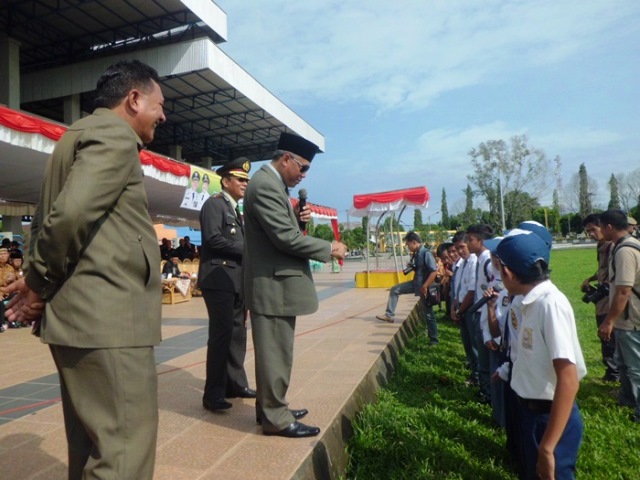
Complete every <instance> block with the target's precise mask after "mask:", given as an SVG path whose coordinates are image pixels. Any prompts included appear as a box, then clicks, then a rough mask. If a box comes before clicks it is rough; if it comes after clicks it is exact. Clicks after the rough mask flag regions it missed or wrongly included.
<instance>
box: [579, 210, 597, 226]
mask: <svg viewBox="0 0 640 480" xmlns="http://www.w3.org/2000/svg"><path fill="white" fill-rule="evenodd" d="M590 223H591V224H593V225H598V224H600V214H599V213H590V214H589V215H587V216H586V217H584V220H582V226H583V227H586V226H587V225H589V224H590Z"/></svg>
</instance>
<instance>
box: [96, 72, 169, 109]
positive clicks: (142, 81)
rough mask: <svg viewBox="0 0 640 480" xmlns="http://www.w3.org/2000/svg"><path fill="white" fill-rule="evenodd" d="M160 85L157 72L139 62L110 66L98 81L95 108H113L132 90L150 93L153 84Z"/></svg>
mask: <svg viewBox="0 0 640 480" xmlns="http://www.w3.org/2000/svg"><path fill="white" fill-rule="evenodd" d="M152 82H156V83H160V78H159V77H158V72H156V70H155V69H154V68H152V67H150V66H149V65H146V64H144V63H142V62H141V61H139V60H131V61H121V62H118V63H116V64H114V65H111V66H110V67H109V68H107V70H106V71H105V72H104V73H103V74H102V76H101V77H100V78H99V79H98V83H97V84H96V90H97V96H96V98H95V100H94V105H95V107H96V108H99V107H102V108H109V109H111V108H115V107H116V106H118V105H119V104H120V102H121V101H122V99H123V98H124V97H126V96H127V95H128V94H129V92H130V91H131V90H133V89H134V88H137V89H140V90H142V91H143V92H145V93H149V92H151V90H152V89H153V83H152Z"/></svg>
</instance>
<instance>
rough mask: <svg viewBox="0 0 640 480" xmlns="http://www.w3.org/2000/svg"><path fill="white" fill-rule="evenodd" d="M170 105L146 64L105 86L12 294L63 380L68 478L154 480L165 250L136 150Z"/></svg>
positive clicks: (58, 169)
mask: <svg viewBox="0 0 640 480" xmlns="http://www.w3.org/2000/svg"><path fill="white" fill-rule="evenodd" d="M163 101H164V98H163V95H162V91H161V90H160V86H159V79H158V74H157V73H156V71H155V70H154V69H153V68H151V67H149V66H147V65H145V64H143V63H141V62H138V61H131V62H119V63H117V64H115V65H113V66H111V67H110V68H109V69H107V71H106V72H105V73H104V74H103V75H102V76H101V77H100V79H99V80H98V84H97V98H96V100H95V103H96V107H97V108H96V109H95V111H94V112H93V114H92V115H89V116H88V117H85V118H83V119H81V120H79V121H77V122H75V123H74V124H73V125H71V126H70V127H69V129H68V130H67V132H66V133H65V134H64V135H63V136H62V138H61V139H60V141H59V142H58V144H57V145H56V147H55V149H54V151H53V154H52V155H51V157H50V158H49V160H48V162H47V166H46V171H45V175H44V181H43V185H42V191H41V195H40V202H39V204H38V209H37V211H36V214H35V216H34V218H33V224H32V226H31V233H30V238H29V240H28V242H27V249H26V257H25V260H26V265H25V269H24V273H25V276H24V278H23V279H21V280H19V281H18V282H15V283H14V284H13V285H12V286H10V287H9V290H10V291H11V292H19V293H18V294H17V295H16V296H15V297H14V299H13V301H12V302H11V303H10V305H9V309H8V310H7V313H8V314H9V316H10V317H11V318H13V319H15V320H27V321H34V320H35V321H36V322H38V321H40V320H39V319H40V318H41V325H40V334H41V340H42V341H43V342H44V343H47V344H49V347H50V349H51V353H52V355H53V359H54V361H55V364H56V367H57V369H58V373H59V375H60V389H61V394H62V408H63V413H64V421H65V428H66V433H67V443H68V448H69V475H68V478H69V479H71V480H76V479H77V480H80V479H87V478H104V479H107V478H114V479H115V478H120V479H136V480H143V479H149V480H151V479H152V478H153V469H154V462H155V452H156V438H157V428H158V395H157V373H156V367H155V359H154V354H153V346H154V345H157V344H158V343H159V342H160V319H161V284H160V271H159V265H160V252H159V249H158V241H157V239H156V234H155V231H154V229H153V225H152V223H151V219H150V218H149V214H148V211H147V196H146V192H145V189H144V184H143V174H142V168H141V165H140V157H139V151H140V149H142V147H143V144H145V143H149V142H151V141H152V140H153V137H154V132H155V128H156V127H157V126H158V125H159V124H160V123H162V122H164V121H165V116H164V113H163V108H162V105H163ZM43 302H44V304H43ZM42 308H43V309H44V310H42Z"/></svg>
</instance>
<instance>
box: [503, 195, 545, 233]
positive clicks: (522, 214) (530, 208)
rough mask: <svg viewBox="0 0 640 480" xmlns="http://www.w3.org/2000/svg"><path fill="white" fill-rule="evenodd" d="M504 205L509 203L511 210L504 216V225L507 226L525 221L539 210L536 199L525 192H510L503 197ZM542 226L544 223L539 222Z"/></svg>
mask: <svg viewBox="0 0 640 480" xmlns="http://www.w3.org/2000/svg"><path fill="white" fill-rule="evenodd" d="M504 201H505V203H507V202H508V203H509V205H511V208H510V209H509V211H508V212H507V214H506V217H505V223H506V224H507V225H513V226H515V225H518V224H520V223H522V222H524V221H525V220H531V219H532V218H533V212H534V211H535V210H536V209H537V208H540V203H539V202H538V199H537V198H533V197H532V196H531V195H529V194H528V193H527V192H517V191H510V192H507V193H506V194H505V196H504ZM540 223H542V224H544V221H542V222H540Z"/></svg>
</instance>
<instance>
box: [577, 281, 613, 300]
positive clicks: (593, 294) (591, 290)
mask: <svg viewBox="0 0 640 480" xmlns="http://www.w3.org/2000/svg"><path fill="white" fill-rule="evenodd" d="M608 296H609V285H607V284H605V283H599V284H598V285H596V286H595V287H594V286H593V285H589V286H588V287H587V291H586V292H585V293H584V295H583V296H582V301H583V302H584V303H598V302H599V301H600V300H602V299H603V298H605V297H608Z"/></svg>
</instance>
